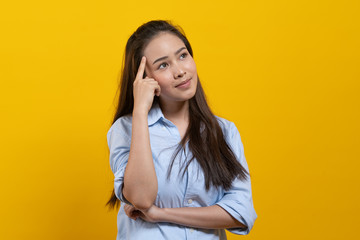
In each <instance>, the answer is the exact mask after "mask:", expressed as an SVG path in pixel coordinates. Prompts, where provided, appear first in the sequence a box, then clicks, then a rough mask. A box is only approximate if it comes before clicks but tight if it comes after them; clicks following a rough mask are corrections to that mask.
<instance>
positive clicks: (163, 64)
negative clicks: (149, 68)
mask: <svg viewBox="0 0 360 240" xmlns="http://www.w3.org/2000/svg"><path fill="white" fill-rule="evenodd" d="M166 66H167V63H162V64H160V65H159V69H162V68H166Z"/></svg>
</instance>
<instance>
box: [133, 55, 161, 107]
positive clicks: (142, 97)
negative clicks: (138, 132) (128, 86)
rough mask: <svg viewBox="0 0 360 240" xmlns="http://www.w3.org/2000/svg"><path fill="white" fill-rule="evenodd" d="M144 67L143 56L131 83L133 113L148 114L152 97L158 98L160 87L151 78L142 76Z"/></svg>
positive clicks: (144, 60)
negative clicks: (132, 89)
mask: <svg viewBox="0 0 360 240" xmlns="http://www.w3.org/2000/svg"><path fill="white" fill-rule="evenodd" d="M145 65H146V58H145V56H143V57H142V59H141V62H140V66H139V69H138V72H137V74H136V78H135V81H134V83H133V88H134V111H135V110H136V111H140V112H143V111H144V112H146V113H148V112H149V111H150V109H151V106H152V103H153V100H154V95H156V96H160V91H161V89H160V86H159V84H158V82H157V81H156V80H155V79H153V78H148V77H145V78H143V76H144V71H145Z"/></svg>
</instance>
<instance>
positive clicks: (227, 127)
mask: <svg viewBox="0 0 360 240" xmlns="http://www.w3.org/2000/svg"><path fill="white" fill-rule="evenodd" d="M215 118H216V119H217V121H218V123H219V125H220V128H221V129H222V132H223V134H224V137H225V138H228V137H231V136H232V135H233V134H234V133H235V132H237V131H238V130H237V128H236V126H235V124H234V123H233V122H231V121H229V120H227V119H225V118H222V117H219V116H216V115H215Z"/></svg>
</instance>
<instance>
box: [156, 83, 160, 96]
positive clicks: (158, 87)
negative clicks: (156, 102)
mask: <svg viewBox="0 0 360 240" xmlns="http://www.w3.org/2000/svg"><path fill="white" fill-rule="evenodd" d="M160 93H161V88H160V86H159V85H158V86H157V87H156V88H155V95H156V96H158V97H159V96H160Z"/></svg>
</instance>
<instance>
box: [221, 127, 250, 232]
mask: <svg viewBox="0 0 360 240" xmlns="http://www.w3.org/2000/svg"><path fill="white" fill-rule="evenodd" d="M229 129H230V131H229V132H228V134H227V137H226V138H227V142H228V144H229V146H230V147H231V149H232V150H233V152H234V154H235V155H236V157H237V159H238V160H239V161H240V163H241V165H242V166H243V167H244V168H245V169H246V170H247V171H248V172H249V168H248V165H247V162H246V159H245V155H244V147H243V144H242V142H241V137H240V134H239V131H238V130H237V128H236V126H235V124H234V123H231V125H230V127H229ZM216 204H217V205H218V206H220V207H222V208H223V209H224V210H226V211H227V212H228V213H229V214H230V215H231V216H233V217H234V218H235V219H236V220H238V221H239V222H241V223H242V224H244V225H246V226H247V227H246V228H229V229H226V230H228V231H229V232H232V233H234V234H239V235H246V234H248V233H249V232H250V230H251V229H252V227H253V225H254V222H255V220H256V218H257V214H256V212H255V209H254V205H253V200H252V191H251V180H250V176H248V179H247V180H244V181H242V180H239V179H237V178H236V179H235V180H234V181H233V184H232V187H231V188H230V189H229V190H228V191H225V192H224V196H223V197H222V198H221V199H220V201H219V202H217V203H216Z"/></svg>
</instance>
